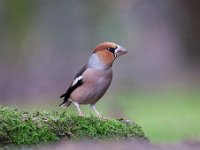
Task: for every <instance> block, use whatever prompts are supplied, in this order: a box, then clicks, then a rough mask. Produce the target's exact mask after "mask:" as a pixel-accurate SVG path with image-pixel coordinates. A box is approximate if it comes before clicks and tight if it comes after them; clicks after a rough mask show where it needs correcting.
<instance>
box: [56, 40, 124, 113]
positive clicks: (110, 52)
mask: <svg viewBox="0 0 200 150" xmlns="http://www.w3.org/2000/svg"><path fill="white" fill-rule="evenodd" d="M126 53H127V50H126V49H125V48H123V47H122V46H120V45H118V44H116V43H114V42H102V43H100V44H99V45H97V46H96V47H95V48H94V49H93V52H92V54H91V56H90V57H89V60H88V61H87V63H86V64H85V65H83V67H82V68H81V69H80V71H79V72H78V73H77V74H76V75H75V77H74V79H73V81H72V82H71V84H70V86H69V88H68V89H67V91H66V92H65V93H64V94H62V95H61V96H60V98H63V102H62V103H61V104H60V105H59V106H66V107H68V106H69V105H70V104H71V103H73V104H74V105H75V106H76V108H77V110H78V113H79V115H80V116H84V114H83V112H82V111H81V109H80V105H84V104H85V105H87V104H89V105H90V107H91V108H92V109H93V110H94V112H95V113H96V115H97V116H98V117H99V116H100V115H101V114H100V113H99V112H98V111H97V109H96V103H97V102H98V101H99V100H100V99H101V98H102V96H103V95H104V94H105V93H106V91H107V89H108V87H109V86H110V84H111V81H112V78H113V71H112V65H113V62H114V61H115V59H116V58H117V57H119V56H121V55H124V54H126Z"/></svg>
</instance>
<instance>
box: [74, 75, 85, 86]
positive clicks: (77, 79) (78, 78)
mask: <svg viewBox="0 0 200 150" xmlns="http://www.w3.org/2000/svg"><path fill="white" fill-rule="evenodd" d="M82 79H83V76H79V77H77V78H76V79H74V81H73V83H72V86H74V85H75V84H76V83H77V82H78V81H80V80H82Z"/></svg>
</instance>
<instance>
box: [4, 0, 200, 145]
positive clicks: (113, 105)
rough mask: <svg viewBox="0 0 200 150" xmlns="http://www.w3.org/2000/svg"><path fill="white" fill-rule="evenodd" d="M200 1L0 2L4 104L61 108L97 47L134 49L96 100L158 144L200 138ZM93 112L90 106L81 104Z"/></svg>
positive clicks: (105, 112)
mask: <svg viewBox="0 0 200 150" xmlns="http://www.w3.org/2000/svg"><path fill="white" fill-rule="evenodd" d="M199 6H200V1H197V0H196V1H195V0H191V1H188V0H168V1H164V0H96V1H94V0H85V1H82V0H71V1H70V0H67V1H66V0H57V1H55V0H29V1H27V0H0V104H2V105H11V106H15V107H19V108H22V109H25V110H29V111H30V110H33V109H36V110H58V111H67V112H68V113H69V114H71V113H77V112H76V110H75V108H74V106H71V107H70V108H68V109H63V108H59V107H58V105H59V104H60V103H61V101H62V100H61V99H59V96H60V95H61V94H63V92H65V91H66V89H67V87H68V86H69V84H70V82H71V81H72V79H73V77H74V75H75V74H76V73H77V71H78V70H79V69H80V68H81V67H82V65H83V64H84V63H86V62H87V60H88V57H89V56H90V54H91V51H92V49H93V48H94V47H95V46H96V45H97V44H99V43H101V42H103V41H113V42H116V43H117V44H119V45H122V46H123V47H125V48H126V49H127V50H128V54H126V55H124V56H122V57H120V58H118V59H117V60H116V62H115V64H114V66H113V70H114V79H113V82H112V85H111V87H110V88H109V90H108V92H107V94H106V95H105V96H104V97H103V98H102V100H101V101H99V102H98V103H97V109H98V110H99V111H100V112H102V114H103V115H104V116H108V117H117V118H119V117H123V118H125V119H130V120H134V121H135V122H136V123H138V124H140V125H141V126H142V127H143V130H144V131H145V133H146V134H147V136H149V138H150V139H151V141H153V142H175V141H180V140H183V139H190V138H200V126H199V124H200V117H199V116H200V92H199V89H200V9H199ZM81 109H83V110H84V112H85V114H86V115H90V113H92V114H94V113H93V112H92V111H90V108H89V106H81Z"/></svg>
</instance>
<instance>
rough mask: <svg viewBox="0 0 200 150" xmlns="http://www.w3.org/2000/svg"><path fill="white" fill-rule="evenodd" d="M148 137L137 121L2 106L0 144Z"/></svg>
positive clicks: (0, 111)
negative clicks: (30, 110)
mask: <svg viewBox="0 0 200 150" xmlns="http://www.w3.org/2000/svg"><path fill="white" fill-rule="evenodd" d="M85 138H86V139H93V140H107V139H111V140H121V139H129V138H137V139H147V138H146V137H145V134H144V132H143V131H142V130H141V127H140V126H138V125H137V124H135V123H130V122H126V121H124V120H122V121H119V120H116V119H101V118H97V117H94V116H90V117H80V116H75V115H68V114H67V113H65V112H64V113H59V112H33V113H29V112H24V111H19V110H17V109H14V108H10V107H4V106H0V144H1V145H10V144H14V145H32V144H41V143H43V144H44V143H50V142H57V141H59V140H60V139H65V140H75V141H77V140H81V139H85Z"/></svg>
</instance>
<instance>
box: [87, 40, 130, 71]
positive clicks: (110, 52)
mask: <svg viewBox="0 0 200 150" xmlns="http://www.w3.org/2000/svg"><path fill="white" fill-rule="evenodd" d="M125 53H127V51H126V49H124V48H123V47H121V46H119V45H117V44H115V43H113V42H103V43H101V44H99V45H97V46H96V47H95V48H94V51H93V53H92V56H91V57H90V59H89V66H93V67H96V68H108V67H111V66H112V64H113V62H114V60H115V59H116V58H117V57H118V56H120V55H123V54H125Z"/></svg>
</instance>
